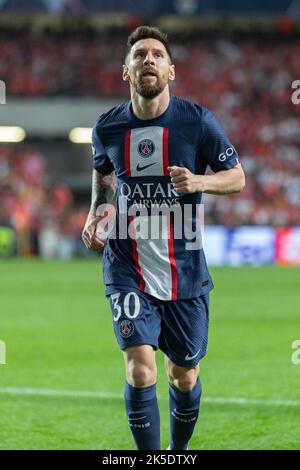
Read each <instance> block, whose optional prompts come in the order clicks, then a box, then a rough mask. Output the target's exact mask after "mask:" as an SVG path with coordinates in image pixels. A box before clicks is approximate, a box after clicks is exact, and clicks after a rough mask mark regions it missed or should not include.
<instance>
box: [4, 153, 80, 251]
mask: <svg viewBox="0 0 300 470" xmlns="http://www.w3.org/2000/svg"><path fill="white" fill-rule="evenodd" d="M86 215H87V207H85V206H84V207H78V206H77V207H75V205H74V200H73V194H72V192H71V190H70V189H69V188H68V187H67V186H64V185H61V184H56V183H55V181H53V178H51V175H49V174H48V172H47V167H46V159H45V157H44V156H43V155H41V154H40V153H39V152H38V151H37V150H35V149H32V148H20V149H18V148H15V149H13V148H12V147H10V146H0V227H2V230H0V256H1V255H4V256H5V255H10V254H12V253H14V252H17V253H18V254H20V255H22V256H34V255H38V254H40V255H42V256H43V257H44V258H51V257H59V258H66V259H67V258H71V257H72V256H74V255H82V254H85V251H86V250H85V249H84V247H83V245H82V242H81V232H82V228H83V226H84V223H85V220H86ZM16 235H17V236H16Z"/></svg>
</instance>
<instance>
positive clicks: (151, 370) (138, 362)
mask: <svg viewBox="0 0 300 470" xmlns="http://www.w3.org/2000/svg"><path fill="white" fill-rule="evenodd" d="M123 354H124V361H125V369H126V383H125V394H124V398H125V407H126V413H127V418H128V424H129V426H130V429H131V431H132V434H133V438H134V441H135V444H136V447H137V449H148V450H149V449H153V450H157V449H160V418H159V410H158V404H157V398H156V377H157V371H156V362H155V352H154V350H153V348H152V346H150V345H138V346H131V347H129V348H126V349H125V350H124V351H123Z"/></svg>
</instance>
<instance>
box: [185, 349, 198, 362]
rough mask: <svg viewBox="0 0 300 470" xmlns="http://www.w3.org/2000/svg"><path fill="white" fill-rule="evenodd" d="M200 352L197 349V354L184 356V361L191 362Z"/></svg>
mask: <svg viewBox="0 0 300 470" xmlns="http://www.w3.org/2000/svg"><path fill="white" fill-rule="evenodd" d="M200 351H201V349H199V351H197V353H196V354H195V355H194V356H190V355H189V354H187V355H186V356H185V360H186V361H191V360H192V359H195V357H197V356H198V354H199V352H200Z"/></svg>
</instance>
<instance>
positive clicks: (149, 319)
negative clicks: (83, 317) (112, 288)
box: [109, 291, 161, 450]
mask: <svg viewBox="0 0 300 470" xmlns="http://www.w3.org/2000/svg"><path fill="white" fill-rule="evenodd" d="M109 300H110V304H111V309H112V314H113V323H114V332H115V335H116V338H117V340H118V343H119V346H120V349H121V350H122V351H123V355H124V361H125V369H126V382H125V393H124V398H125V407H126V413H127V418H128V424H129V426H130V429H131V431H132V434H133V437H134V441H135V443H136V446H137V448H138V449H148V450H150V449H154V450H157V449H160V420H159V411H158V405H157V398H156V363H155V351H154V349H157V347H158V337H159V334H160V323H161V316H160V314H159V312H158V309H157V306H156V305H155V303H154V302H153V300H152V299H151V298H150V297H149V296H147V295H145V294H143V293H140V292H132V291H129V292H128V291H125V292H123V291H122V292H115V293H113V294H111V295H110V296H109Z"/></svg>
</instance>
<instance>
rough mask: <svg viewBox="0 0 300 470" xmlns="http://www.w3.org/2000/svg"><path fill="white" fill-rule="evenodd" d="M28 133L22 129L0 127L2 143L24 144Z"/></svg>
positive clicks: (0, 140)
mask: <svg viewBox="0 0 300 470" xmlns="http://www.w3.org/2000/svg"><path fill="white" fill-rule="evenodd" d="M25 137H26V133H25V131H24V129H23V128H22V127H18V126H0V142H22V140H24V139H25Z"/></svg>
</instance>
